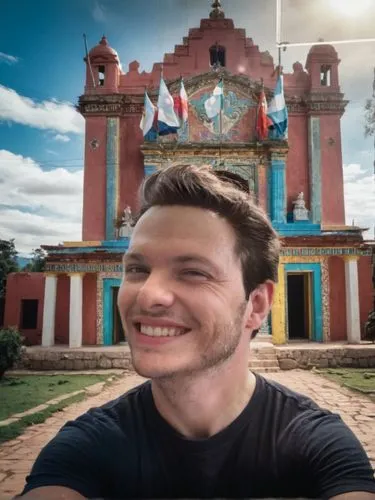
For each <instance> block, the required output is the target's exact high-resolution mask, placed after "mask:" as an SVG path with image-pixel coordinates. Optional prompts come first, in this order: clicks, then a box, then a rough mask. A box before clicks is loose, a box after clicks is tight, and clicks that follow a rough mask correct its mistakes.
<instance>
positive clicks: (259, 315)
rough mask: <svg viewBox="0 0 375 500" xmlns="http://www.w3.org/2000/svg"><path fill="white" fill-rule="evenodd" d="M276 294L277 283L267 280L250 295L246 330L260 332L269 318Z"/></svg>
mask: <svg viewBox="0 0 375 500" xmlns="http://www.w3.org/2000/svg"><path fill="white" fill-rule="evenodd" d="M274 292H275V283H274V282H273V281H271V280H267V281H265V282H264V283H262V284H261V285H258V286H257V287H256V288H255V290H253V291H252V292H251V293H250V297H249V301H248V311H249V313H248V317H247V321H246V328H249V329H251V330H252V331H253V330H258V329H259V328H260V327H261V325H262V323H263V321H264V320H265V319H266V318H267V316H268V314H269V312H270V310H271V307H272V301H273V296H274Z"/></svg>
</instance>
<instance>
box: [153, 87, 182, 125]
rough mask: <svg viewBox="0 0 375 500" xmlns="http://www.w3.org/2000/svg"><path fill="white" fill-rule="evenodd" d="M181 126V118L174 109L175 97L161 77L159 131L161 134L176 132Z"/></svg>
mask: <svg viewBox="0 0 375 500" xmlns="http://www.w3.org/2000/svg"><path fill="white" fill-rule="evenodd" d="M179 127H180V122H179V119H178V118H177V116H176V113H175V111H174V101H173V97H172V96H171V94H170V93H169V90H168V88H167V86H166V84H165V81H164V80H163V78H161V79H160V87H159V98H158V132H159V135H168V134H175V133H176V132H177V129H178V128H179Z"/></svg>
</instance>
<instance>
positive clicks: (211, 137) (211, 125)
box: [190, 83, 255, 142]
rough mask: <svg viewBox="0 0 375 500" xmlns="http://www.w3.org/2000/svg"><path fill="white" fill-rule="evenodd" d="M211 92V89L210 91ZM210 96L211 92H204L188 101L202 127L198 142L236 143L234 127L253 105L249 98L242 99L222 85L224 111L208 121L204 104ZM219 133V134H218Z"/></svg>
mask: <svg viewBox="0 0 375 500" xmlns="http://www.w3.org/2000/svg"><path fill="white" fill-rule="evenodd" d="M212 90H213V89H212ZM211 96H212V91H209V92H204V93H203V94H201V95H200V96H199V97H198V98H196V99H190V106H191V108H192V109H193V112H194V113H195V115H196V116H197V117H198V119H199V121H200V122H201V123H202V124H203V126H204V132H202V133H201V137H200V141H202V142H220V141H226V142H228V141H236V140H238V138H237V135H236V134H237V133H238V131H237V130H236V125H237V124H238V123H239V121H240V120H241V118H242V117H243V116H244V115H245V114H246V113H247V111H248V110H249V108H250V107H254V106H255V104H254V103H253V101H252V100H251V99H249V98H242V97H239V96H237V95H236V93H235V92H233V91H232V90H230V91H228V92H227V91H226V90H225V83H224V109H223V111H222V116H221V119H220V115H217V116H215V117H214V118H212V119H209V118H208V116H207V114H206V109H205V106H204V103H205V102H206V101H207V100H208V99H209V98H210V97H211ZM220 132H221V134H220Z"/></svg>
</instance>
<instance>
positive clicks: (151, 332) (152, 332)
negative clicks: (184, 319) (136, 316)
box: [135, 323, 188, 337]
mask: <svg viewBox="0 0 375 500" xmlns="http://www.w3.org/2000/svg"><path fill="white" fill-rule="evenodd" d="M135 326H136V328H137V330H138V331H139V332H140V333H142V334H143V335H147V336H148V337H178V336H179V335H183V334H184V333H186V332H187V331H188V330H187V329H186V328H176V327H165V326H150V325H144V324H142V323H136V324H135Z"/></svg>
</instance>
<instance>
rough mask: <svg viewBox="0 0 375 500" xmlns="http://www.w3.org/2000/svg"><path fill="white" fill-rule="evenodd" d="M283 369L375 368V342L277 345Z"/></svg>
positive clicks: (279, 360) (277, 354) (277, 352)
mask: <svg viewBox="0 0 375 500" xmlns="http://www.w3.org/2000/svg"><path fill="white" fill-rule="evenodd" d="M275 350H276V356H277V360H278V362H279V365H280V368H281V370H292V369H294V368H304V369H311V368H313V367H316V368H336V367H340V368H341V367H350V368H375V344H372V345H361V346H354V345H353V346H349V345H342V346H327V345H320V346H314V347H310V348H309V347H307V346H306V347H293V346H292V345H288V346H282V347H275Z"/></svg>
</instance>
